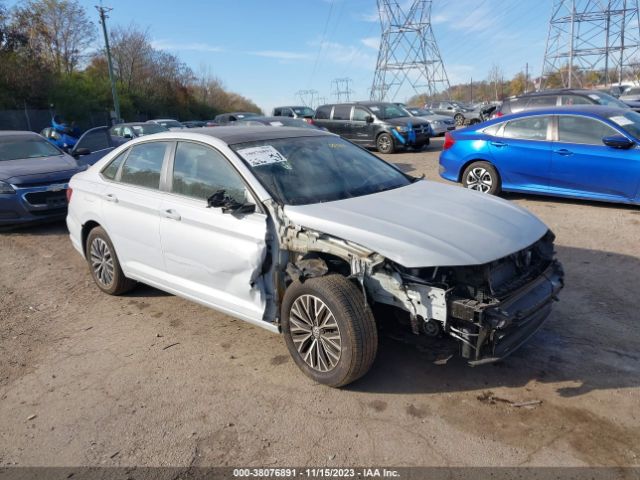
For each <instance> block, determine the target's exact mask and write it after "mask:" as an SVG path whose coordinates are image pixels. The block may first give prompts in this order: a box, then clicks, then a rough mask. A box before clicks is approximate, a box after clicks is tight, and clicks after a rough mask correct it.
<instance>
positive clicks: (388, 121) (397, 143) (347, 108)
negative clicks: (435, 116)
mask: <svg viewBox="0 0 640 480" xmlns="http://www.w3.org/2000/svg"><path fill="white" fill-rule="evenodd" d="M313 123H314V125H317V126H318V127H323V128H326V129H327V130H329V131H330V132H332V133H337V134H338V135H340V136H341V137H343V138H346V139H347V140H350V141H352V142H353V143H356V144H358V145H361V146H363V147H375V148H377V149H378V151H379V152H380V153H393V152H395V151H396V150H397V149H398V147H413V148H416V149H420V148H422V147H424V146H425V145H429V138H430V137H432V136H433V132H432V130H431V126H430V125H429V122H427V121H425V120H419V119H417V118H415V117H411V116H410V115H409V113H407V112H406V111H405V110H404V109H403V108H402V107H399V106H397V105H395V104H393V103H383V102H356V103H338V104H332V105H322V106H320V107H318V108H317V109H316V114H315V115H314V117H313Z"/></svg>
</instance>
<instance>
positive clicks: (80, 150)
mask: <svg viewBox="0 0 640 480" xmlns="http://www.w3.org/2000/svg"><path fill="white" fill-rule="evenodd" d="M90 153H91V150H89V149H88V148H78V149H76V150H73V151H72V152H71V154H72V155H73V156H74V157H76V158H78V157H82V156H83V155H89V154H90Z"/></svg>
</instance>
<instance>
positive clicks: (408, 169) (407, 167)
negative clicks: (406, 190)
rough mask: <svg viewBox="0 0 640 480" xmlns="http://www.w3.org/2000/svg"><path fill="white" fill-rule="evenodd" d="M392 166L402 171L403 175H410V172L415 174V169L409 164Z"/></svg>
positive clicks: (396, 163)
mask: <svg viewBox="0 0 640 480" xmlns="http://www.w3.org/2000/svg"><path fill="white" fill-rule="evenodd" d="M393 164H394V165H395V166H396V167H398V168H399V169H400V170H402V171H403V172H404V173H410V172H415V170H416V169H415V167H414V166H413V165H411V164H410V163H398V162H393Z"/></svg>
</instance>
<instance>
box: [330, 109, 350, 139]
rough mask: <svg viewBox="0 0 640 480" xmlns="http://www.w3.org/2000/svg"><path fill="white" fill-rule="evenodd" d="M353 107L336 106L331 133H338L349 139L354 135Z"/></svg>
mask: <svg viewBox="0 0 640 480" xmlns="http://www.w3.org/2000/svg"><path fill="white" fill-rule="evenodd" d="M350 123H351V105H336V106H335V107H333V116H332V117H331V127H330V128H329V131H330V132H332V133H337V134H338V135H340V136H341V137H344V138H349V137H350V136H352V135H353V132H352V129H351V125H350Z"/></svg>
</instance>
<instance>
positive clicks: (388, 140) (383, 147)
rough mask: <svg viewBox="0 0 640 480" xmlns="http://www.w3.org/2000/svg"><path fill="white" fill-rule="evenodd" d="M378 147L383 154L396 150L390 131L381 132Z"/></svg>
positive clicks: (377, 142) (377, 140)
mask: <svg viewBox="0 0 640 480" xmlns="http://www.w3.org/2000/svg"><path fill="white" fill-rule="evenodd" d="M376 148H377V149H378V152H380V153H382V154H385V155H386V154H390V153H393V152H395V151H396V146H395V143H394V141H393V137H392V136H391V135H389V134H388V133H381V134H380V135H378V138H377V139H376Z"/></svg>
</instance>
